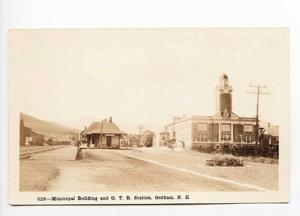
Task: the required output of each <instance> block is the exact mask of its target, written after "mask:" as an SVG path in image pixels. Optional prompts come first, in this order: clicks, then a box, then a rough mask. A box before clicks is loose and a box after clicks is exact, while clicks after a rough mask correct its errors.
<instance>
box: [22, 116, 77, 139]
mask: <svg viewBox="0 0 300 216" xmlns="http://www.w3.org/2000/svg"><path fill="white" fill-rule="evenodd" d="M20 119H23V122H24V126H25V127H29V128H31V129H32V130H33V131H35V132H37V133H40V134H43V135H46V136H50V137H55V136H56V137H61V136H66V135H77V134H78V133H79V130H77V129H74V128H71V127H68V126H65V125H62V124H59V123H56V122H50V121H44V120H41V119H38V118H35V117H33V116H30V115H27V114H24V113H20Z"/></svg>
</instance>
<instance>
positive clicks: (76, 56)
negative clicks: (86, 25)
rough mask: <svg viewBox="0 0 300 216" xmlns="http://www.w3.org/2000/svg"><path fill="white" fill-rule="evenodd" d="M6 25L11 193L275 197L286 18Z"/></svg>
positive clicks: (89, 197)
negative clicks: (193, 24) (150, 24)
mask: <svg viewBox="0 0 300 216" xmlns="http://www.w3.org/2000/svg"><path fill="white" fill-rule="evenodd" d="M8 36H9V37H8V39H9V46H8V50H9V52H8V78H9V150H10V151H9V156H10V157H9V186H10V187H9V193H10V202H11V204H16V205H18V204H42V205H43V204H173V203H220V202H222V203H224V202H225V203H226V202H288V201H289V144H290V143H289V55H288V52H289V31H288V29H287V28H140V29H139V28H119V29H115V28H107V29H105V28H102V29H101V28H99V29H10V30H9V35H8Z"/></svg>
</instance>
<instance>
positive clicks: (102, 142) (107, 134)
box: [81, 117, 125, 149]
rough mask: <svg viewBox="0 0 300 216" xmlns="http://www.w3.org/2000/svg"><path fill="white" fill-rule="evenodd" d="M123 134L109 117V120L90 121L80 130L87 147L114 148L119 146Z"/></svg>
mask: <svg viewBox="0 0 300 216" xmlns="http://www.w3.org/2000/svg"><path fill="white" fill-rule="evenodd" d="M124 134H125V133H124V132H122V131H121V130H120V129H119V127H118V126H117V125H116V124H115V123H114V122H113V121H112V118H111V117H110V118H109V120H106V119H104V120H102V121H100V122H92V123H91V124H90V125H89V126H88V127H87V128H85V130H84V131H82V132H81V136H82V137H84V138H85V139H86V141H87V147H96V148H114V149H119V148H120V143H121V138H122V135H124Z"/></svg>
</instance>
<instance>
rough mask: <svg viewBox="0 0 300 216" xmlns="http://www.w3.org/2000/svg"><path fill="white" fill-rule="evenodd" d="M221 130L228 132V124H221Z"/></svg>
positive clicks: (229, 129)
mask: <svg viewBox="0 0 300 216" xmlns="http://www.w3.org/2000/svg"><path fill="white" fill-rule="evenodd" d="M221 131H224V132H230V131H231V128H230V124H221Z"/></svg>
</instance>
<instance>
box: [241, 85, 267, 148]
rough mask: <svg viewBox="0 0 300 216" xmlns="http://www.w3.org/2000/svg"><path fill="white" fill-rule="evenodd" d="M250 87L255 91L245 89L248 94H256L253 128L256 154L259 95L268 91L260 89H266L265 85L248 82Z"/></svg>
mask: <svg viewBox="0 0 300 216" xmlns="http://www.w3.org/2000/svg"><path fill="white" fill-rule="evenodd" d="M249 87H250V88H255V91H246V93H249V94H256V128H255V154H257V150H258V142H259V96H260V95H268V94H270V93H269V92H263V91H262V89H266V88H267V86H266V85H264V86H261V85H252V84H249Z"/></svg>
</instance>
